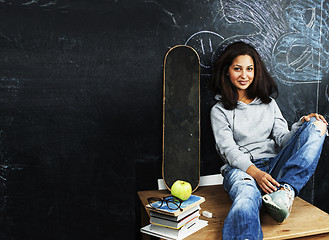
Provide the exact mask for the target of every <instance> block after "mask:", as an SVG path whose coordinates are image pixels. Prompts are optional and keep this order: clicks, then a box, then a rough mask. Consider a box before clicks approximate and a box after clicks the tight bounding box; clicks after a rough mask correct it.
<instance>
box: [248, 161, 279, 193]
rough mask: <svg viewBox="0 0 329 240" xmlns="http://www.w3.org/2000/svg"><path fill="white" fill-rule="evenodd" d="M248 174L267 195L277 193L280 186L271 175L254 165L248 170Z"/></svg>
mask: <svg viewBox="0 0 329 240" xmlns="http://www.w3.org/2000/svg"><path fill="white" fill-rule="evenodd" d="M247 173H248V174H249V175H250V176H252V177H253V178H254V179H255V180H256V182H257V184H258V185H259V187H260V188H261V189H262V190H263V191H264V192H265V193H272V192H275V191H276V190H277V188H278V187H280V184H279V183H278V182H277V181H276V180H275V179H274V178H272V176H271V175H270V174H268V173H266V172H263V171H261V170H260V169H258V168H257V167H256V166H254V165H251V166H250V167H249V168H248V169H247Z"/></svg>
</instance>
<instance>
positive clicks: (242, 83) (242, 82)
mask: <svg viewBox="0 0 329 240" xmlns="http://www.w3.org/2000/svg"><path fill="white" fill-rule="evenodd" d="M238 82H239V83H240V84H241V85H246V84H248V82H249V81H238Z"/></svg>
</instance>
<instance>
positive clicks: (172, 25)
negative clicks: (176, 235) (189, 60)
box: [0, 0, 329, 240]
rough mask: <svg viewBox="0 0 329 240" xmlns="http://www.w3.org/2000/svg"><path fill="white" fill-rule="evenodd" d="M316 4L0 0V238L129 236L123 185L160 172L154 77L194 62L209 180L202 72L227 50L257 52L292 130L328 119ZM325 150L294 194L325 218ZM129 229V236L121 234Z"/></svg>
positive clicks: (213, 157)
mask: <svg viewBox="0 0 329 240" xmlns="http://www.w3.org/2000/svg"><path fill="white" fill-rule="evenodd" d="M328 4H329V3H328V2H327V1H323V0H289V1H282V0H274V1H261V0H255V1H251V0H242V1H241V0H182V1H181V0H158V1H156V0H141V1H139V0H136V1H129V0H110V1H107V0H98V1H89V0H57V1H50V0H19V1H14V0H3V1H1V3H0V73H1V74H0V238H2V239H56V240H57V239H60V240H62V239H63V240H64V239H134V238H139V237H140V235H139V218H140V216H139V202H138V199H137V195H136V191H139V190H146V189H155V188H156V187H157V186H156V180H157V178H160V177H161V144H162V141H161V140H162V70H163V66H162V65H163V58H164V56H165V53H166V52H167V51H168V50H169V49H170V48H171V47H173V46H175V45H178V44H186V45H189V46H191V47H193V48H194V49H195V50H196V51H197V52H198V53H199V56H200V58H201V64H202V69H201V130H202V131H201V175H206V174H213V173H218V172H219V168H220V166H221V165H222V162H221V160H220V158H219V157H218V155H217V153H216V151H215V145H214V140H213V136H212V131H211V128H210V123H209V111H210V108H211V106H212V105H213V104H214V103H215V101H214V99H213V92H212V90H211V84H210V79H211V74H212V64H213V61H214V59H215V58H216V56H217V55H218V53H219V52H220V51H221V49H222V48H223V47H224V46H225V45H227V44H228V43H230V42H233V41H237V40H243V41H246V42H249V43H251V44H253V45H254V46H255V47H256V48H257V49H258V50H259V52H260V53H261V55H262V58H263V59H264V60H265V62H266V66H267V67H268V69H269V71H270V73H271V74H272V75H273V76H274V77H275V79H276V80H277V82H278V84H279V89H280V95H279V98H278V103H279V105H280V108H281V110H282V112H283V115H284V116H285V117H286V119H287V120H288V122H289V124H290V125H291V124H292V123H293V122H295V121H296V120H298V119H299V118H300V117H301V116H302V115H304V114H308V113H310V112H315V111H318V112H320V113H322V114H323V115H325V116H326V117H327V118H328V117H329V109H328V102H329V87H328V86H329V80H328V77H329V73H328V68H327V66H328V60H327V59H329V58H328V52H329V51H328V50H329V45H328V39H329V38H328V32H329V31H328V26H329V20H328V10H329V6H328ZM328 154H329V146H328V140H326V141H325V144H324V149H323V153H322V156H321V159H320V162H319V167H318V169H317V170H316V173H315V175H314V177H313V178H312V181H311V182H310V183H309V184H308V186H307V189H306V190H305V191H304V192H303V193H302V195H303V198H305V199H307V200H308V201H310V202H313V203H314V204H315V205H316V206H318V207H320V208H321V209H323V210H325V211H327V212H329V205H328V201H327V199H328V197H329V192H328V188H329V173H328V170H329V169H328V166H329V156H328ZM128 229H129V231H128Z"/></svg>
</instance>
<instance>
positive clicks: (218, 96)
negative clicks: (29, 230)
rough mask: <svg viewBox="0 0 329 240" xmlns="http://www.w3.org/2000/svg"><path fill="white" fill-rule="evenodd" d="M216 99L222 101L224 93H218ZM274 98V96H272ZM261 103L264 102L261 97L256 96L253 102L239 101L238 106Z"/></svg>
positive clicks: (243, 106)
mask: <svg viewBox="0 0 329 240" xmlns="http://www.w3.org/2000/svg"><path fill="white" fill-rule="evenodd" d="M215 99H216V100H217V101H219V102H221V101H222V95H220V94H216V95H215ZM271 99H272V98H271ZM259 104H262V101H261V100H260V98H258V97H256V98H255V99H254V100H253V101H252V102H251V103H249V104H246V103H244V102H241V101H238V106H237V108H238V109H240V108H245V107H247V106H248V105H259Z"/></svg>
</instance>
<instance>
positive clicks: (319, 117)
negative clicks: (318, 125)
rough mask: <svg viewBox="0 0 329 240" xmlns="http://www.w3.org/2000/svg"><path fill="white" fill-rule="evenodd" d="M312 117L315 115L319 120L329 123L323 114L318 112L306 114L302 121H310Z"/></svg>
mask: <svg viewBox="0 0 329 240" xmlns="http://www.w3.org/2000/svg"><path fill="white" fill-rule="evenodd" d="M312 117H315V118H316V119H317V120H319V121H322V122H324V123H325V124H326V125H328V122H327V121H326V119H325V118H324V117H323V116H322V115H320V114H318V113H311V114H309V115H307V116H304V117H303V118H302V120H301V121H302V123H304V122H305V121H306V122H308V121H310V120H311V118H312Z"/></svg>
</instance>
